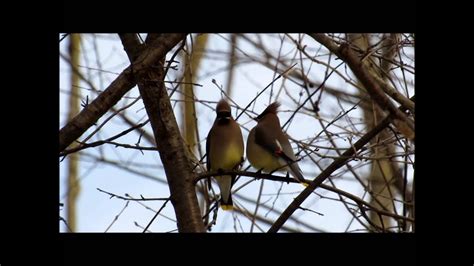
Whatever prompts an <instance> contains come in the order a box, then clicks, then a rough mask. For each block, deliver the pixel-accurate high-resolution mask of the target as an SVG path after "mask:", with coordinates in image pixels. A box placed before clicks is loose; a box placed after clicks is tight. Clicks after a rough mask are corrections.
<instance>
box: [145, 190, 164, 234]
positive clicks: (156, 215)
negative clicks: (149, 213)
mask: <svg viewBox="0 0 474 266" xmlns="http://www.w3.org/2000/svg"><path fill="white" fill-rule="evenodd" d="M168 201H170V199H169V198H168V199H166V201H165V202H164V203H163V206H161V208H160V209H159V210H158V211H157V212H156V213H155V216H153V218H152V219H151V220H150V222H149V223H148V224H147V226H145V228H144V229H143V233H146V231H147V230H148V228H149V227H150V225H151V224H152V223H153V221H154V220H155V219H156V217H158V214H160V212H161V210H163V209H164V208H165V207H166V204H167V203H168Z"/></svg>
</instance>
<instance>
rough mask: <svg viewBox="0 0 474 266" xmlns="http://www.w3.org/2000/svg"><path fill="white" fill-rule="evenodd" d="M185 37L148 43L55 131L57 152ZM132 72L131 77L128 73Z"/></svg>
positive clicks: (112, 104) (81, 132)
mask: <svg viewBox="0 0 474 266" xmlns="http://www.w3.org/2000/svg"><path fill="white" fill-rule="evenodd" d="M184 37H185V34H163V35H162V36H160V38H158V39H157V40H155V41H154V42H152V43H151V44H150V45H148V46H147V48H146V49H145V50H144V51H143V53H142V54H141V55H140V56H139V57H138V58H137V60H136V62H134V64H133V65H131V66H129V67H127V68H126V69H125V70H124V71H123V72H122V73H121V74H120V75H119V76H118V77H117V78H116V79H115V80H114V81H113V82H112V83H111V84H110V85H109V86H108V87H107V89H105V90H104V91H103V92H102V93H101V94H100V95H99V96H98V97H97V98H96V99H95V100H94V101H92V102H91V103H89V104H88V105H87V106H86V107H85V108H84V109H83V110H82V111H81V112H80V113H79V114H78V115H77V116H76V117H74V119H72V120H71V121H70V122H69V123H67V124H66V125H65V126H64V127H63V128H61V130H60V131H59V152H61V151H63V150H64V149H65V148H67V147H68V146H69V145H70V144H71V143H72V142H73V141H74V140H76V139H77V138H79V137H80V136H81V135H82V134H83V133H84V132H85V131H86V130H87V129H89V127H91V126H92V125H93V124H94V123H95V122H97V120H98V119H99V118H100V117H102V115H104V114H105V113H106V112H107V111H108V110H109V109H110V108H111V107H112V106H114V105H115V104H116V103H117V102H118V101H119V100H120V99H121V98H122V97H123V96H124V95H125V93H127V92H128V91H129V90H130V89H131V88H132V87H133V86H135V85H136V82H135V79H134V76H135V75H137V74H139V73H143V72H144V71H147V70H148V69H149V67H150V66H151V65H152V64H154V63H156V61H157V60H158V59H159V58H162V57H164V56H165V55H166V53H168V51H170V50H171V49H172V48H173V47H174V46H175V45H176V44H177V43H178V42H179V41H181V40H183V39H184ZM132 69H133V73H132Z"/></svg>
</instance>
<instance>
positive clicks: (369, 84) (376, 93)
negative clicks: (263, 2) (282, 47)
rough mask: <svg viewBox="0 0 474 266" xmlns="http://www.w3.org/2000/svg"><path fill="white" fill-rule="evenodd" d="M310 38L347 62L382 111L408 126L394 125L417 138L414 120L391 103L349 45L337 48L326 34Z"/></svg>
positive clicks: (411, 106) (407, 134)
mask: <svg viewBox="0 0 474 266" xmlns="http://www.w3.org/2000/svg"><path fill="white" fill-rule="evenodd" d="M309 36H311V37H312V38H313V39H315V40H316V41H317V42H319V43H321V44H322V45H324V46H325V47H326V48H328V49H329V51H331V52H333V53H334V54H335V55H337V56H338V57H339V58H341V59H342V60H344V62H346V63H347V65H348V66H349V67H350V68H351V70H352V72H354V74H355V75H356V77H357V78H358V79H359V80H360V82H361V83H362V84H363V85H364V87H365V89H366V90H367V92H368V93H369V95H370V96H371V97H372V99H373V100H374V101H375V102H376V103H377V104H378V105H379V106H380V108H381V109H382V110H388V111H389V113H390V114H391V115H392V116H393V118H396V119H398V120H400V121H403V122H404V123H405V124H406V127H404V126H403V125H400V123H396V122H395V121H394V122H395V123H394V124H395V125H396V126H397V128H398V129H399V130H400V131H401V132H402V133H403V134H404V135H405V136H406V137H407V138H409V139H414V138H415V132H414V129H415V124H414V122H413V120H411V119H410V118H408V117H407V115H405V114H404V113H403V112H402V111H400V110H399V109H398V108H397V107H396V106H395V105H393V104H392V102H390V99H389V98H388V97H387V95H386V94H385V92H384V90H383V89H382V88H381V86H380V81H378V80H376V79H375V78H374V77H373V75H371V74H370V71H369V70H368V69H367V66H366V65H365V64H364V60H361V59H360V58H359V57H358V56H357V55H356V54H355V53H354V51H353V50H352V48H350V47H349V45H348V44H347V43H343V44H341V45H340V46H337V45H336V44H335V43H334V42H333V41H332V40H331V39H330V38H329V37H327V36H326V35H324V34H314V33H310V34H309ZM385 89H387V88H385ZM387 90H389V89H387ZM391 92H392V91H391V90H389V94H391V95H393V93H391ZM397 99H399V97H397ZM400 104H401V106H403V107H404V108H406V109H408V110H411V109H413V110H414V104H405V102H404V101H400Z"/></svg>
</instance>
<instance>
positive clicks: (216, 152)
mask: <svg viewBox="0 0 474 266" xmlns="http://www.w3.org/2000/svg"><path fill="white" fill-rule="evenodd" d="M230 111H231V109H230V105H229V104H228V103H227V102H226V101H225V100H224V99H222V100H220V101H219V103H218V104H217V106H216V113H217V117H216V120H215V121H214V124H213V125H212V128H211V130H210V131H209V134H208V135H207V141H206V153H207V170H208V171H211V172H214V171H223V170H236V169H238V168H239V167H240V165H241V163H242V162H243V160H244V159H243V156H244V140H243V137H242V131H241V130H240V126H239V124H237V122H235V120H234V119H233V118H232V114H231V112H230ZM215 179H216V181H217V184H218V185H219V189H220V191H221V201H220V202H221V208H222V209H223V210H232V208H233V203H232V195H231V188H232V185H233V184H234V182H235V175H232V176H231V175H222V176H215Z"/></svg>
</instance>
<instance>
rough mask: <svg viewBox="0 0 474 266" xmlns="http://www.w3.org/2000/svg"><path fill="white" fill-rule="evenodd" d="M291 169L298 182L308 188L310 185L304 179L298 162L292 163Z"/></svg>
mask: <svg viewBox="0 0 474 266" xmlns="http://www.w3.org/2000/svg"><path fill="white" fill-rule="evenodd" d="M289 168H290V172H291V174H292V175H293V177H294V178H295V179H296V180H298V181H300V183H301V184H303V186H305V187H307V186H308V183H307V182H306V180H305V179H304V176H303V173H302V172H301V169H300V167H299V166H298V163H297V162H292V163H290V164H289Z"/></svg>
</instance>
